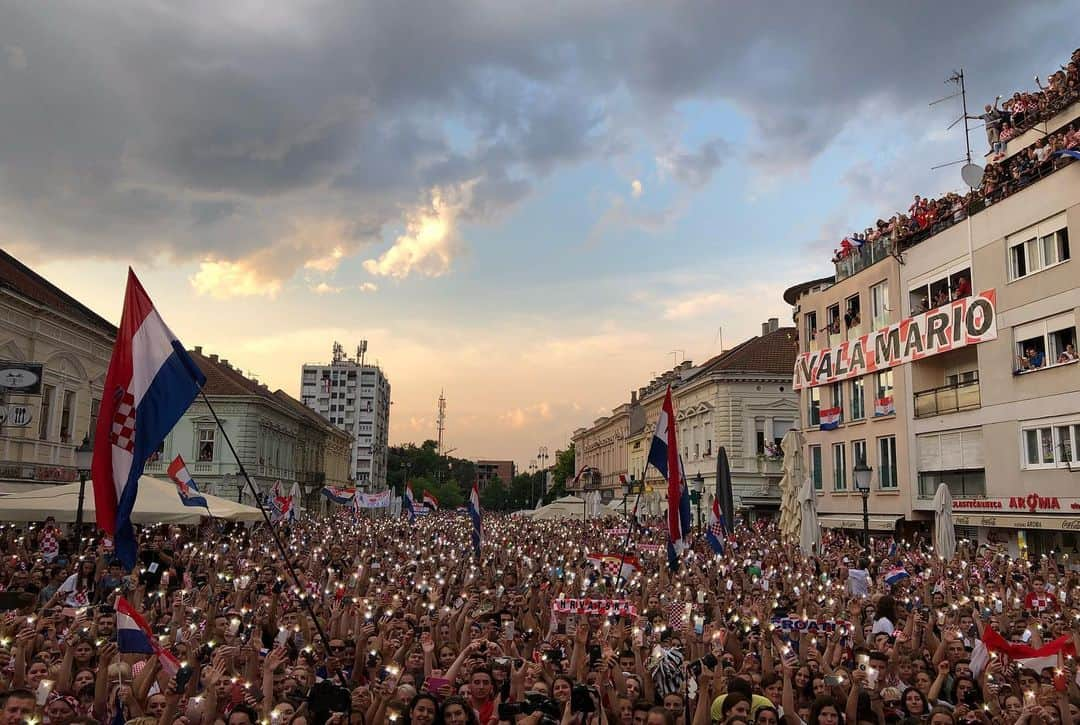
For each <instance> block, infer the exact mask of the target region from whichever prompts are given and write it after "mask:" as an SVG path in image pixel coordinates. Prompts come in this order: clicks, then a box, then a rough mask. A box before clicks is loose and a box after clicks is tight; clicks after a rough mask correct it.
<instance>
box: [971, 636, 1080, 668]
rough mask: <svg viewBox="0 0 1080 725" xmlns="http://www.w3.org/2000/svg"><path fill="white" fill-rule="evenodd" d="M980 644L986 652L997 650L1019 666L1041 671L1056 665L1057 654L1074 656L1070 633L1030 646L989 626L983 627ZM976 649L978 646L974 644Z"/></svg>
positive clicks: (973, 664)
mask: <svg viewBox="0 0 1080 725" xmlns="http://www.w3.org/2000/svg"><path fill="white" fill-rule="evenodd" d="M981 644H982V646H983V647H985V648H986V650H987V651H988V652H997V653H998V654H1003V655H1006V656H1007V657H1008V658H1009V659H1010V660H1012V661H1014V662H1016V664H1018V665H1019V666H1020V667H1026V668H1028V669H1032V670H1035V671H1036V672H1042V670H1043V669H1044V668H1046V667H1057V666H1058V655H1059V654H1061V655H1072V656H1073V657H1076V647H1075V646H1074V645H1073V641H1072V636H1071V635H1067V634H1066V635H1062V636H1061V637H1058V638H1057V639H1055V640H1053V641H1052V642H1047V643H1046V644H1044V645H1043V646H1042V647H1032V646H1031V645H1029V644H1014V643H1012V642H1009V641H1007V640H1006V639H1005V638H1004V637H1002V636H1001V635H1000V634H998V633H997V632H996V631H994V629H993V628H991V627H985V628H983V635H982V642H981ZM976 649H978V646H976ZM971 659H972V663H971V664H972V666H973V667H974V666H975V664H976V663H975V659H976V652H975V651H973V652H972V658H971Z"/></svg>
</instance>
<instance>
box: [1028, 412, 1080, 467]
mask: <svg viewBox="0 0 1080 725" xmlns="http://www.w3.org/2000/svg"><path fill="white" fill-rule="evenodd" d="M1021 435H1022V438H1023V446H1024V460H1023V468H1057V467H1060V466H1067V465H1069V464H1070V463H1072V464H1075V463H1076V462H1077V450H1078V448H1077V447H1078V446H1080V422H1074V421H1064V422H1061V423H1046V424H1040V425H1039V426H1038V427H1030V428H1024V429H1023V431H1022V433H1021Z"/></svg>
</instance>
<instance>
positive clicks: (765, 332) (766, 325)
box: [761, 322, 769, 337]
mask: <svg viewBox="0 0 1080 725" xmlns="http://www.w3.org/2000/svg"><path fill="white" fill-rule="evenodd" d="M768 334H769V323H768V322H762V323H761V336H762V337H765V336H766V335H768Z"/></svg>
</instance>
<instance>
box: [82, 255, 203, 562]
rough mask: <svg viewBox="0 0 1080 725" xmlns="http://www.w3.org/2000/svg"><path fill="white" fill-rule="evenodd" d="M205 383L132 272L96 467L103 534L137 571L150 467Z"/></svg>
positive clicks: (103, 403) (108, 380) (98, 431)
mask: <svg viewBox="0 0 1080 725" xmlns="http://www.w3.org/2000/svg"><path fill="white" fill-rule="evenodd" d="M205 383H206V376H205V375H203V373H202V371H201V370H199V368H198V366H197V365H195V362H194V361H193V360H192V359H191V357H190V356H189V355H188V354H187V351H186V350H184V347H183V345H181V344H180V341H179V340H177V339H176V335H174V334H173V333H172V331H171V330H170V329H169V327H168V326H167V325H166V324H165V321H164V320H162V319H161V316H160V315H159V314H158V312H157V310H156V309H155V308H154V303H153V302H151V301H150V297H149V296H148V295H147V294H146V290H144V289H143V287H142V285H141V284H139V280H138V278H137V277H136V276H135V272H133V271H132V270H131V269H130V268H129V269H128V278H127V289H126V290H125V292H124V311H123V313H122V314H121V317H120V329H119V330H118V331H117V334H116V344H115V346H114V347H113V352H112V358H111V359H110V360H109V370H108V372H107V373H106V374H105V388H104V394H103V395H102V400H101V409H100V412H99V413H98V419H97V428H96V429H95V436H94V459H93V463H92V465H91V475H92V476H93V480H94V506H95V508H96V510H97V525H98V528H100V529H104V530H105V532H106V533H107V534H111V535H112V536H113V537H114V539H115V541H116V553H117V555H118V556H119V557H120V561H122V562H123V564H124V566H125V567H126V568H127V569H129V570H130V569H131V568H132V567H133V566H134V565H135V555H136V549H137V543H136V541H135V530H134V528H133V527H132V525H131V510H132V509H133V508H134V507H135V499H136V498H137V497H138V495H139V476H141V475H142V472H143V466H144V465H145V464H146V459H147V458H149V457H150V455H151V454H152V453H153V452H154V451H156V450H157V448H158V445H160V444H161V442H162V441H163V440H165V436H166V435H167V434H168V433H169V431H170V430H172V427H173V426H174V425H176V422H177V421H178V420H180V417H181V416H182V415H183V414H184V411H186V410H187V409H188V406H189V405H191V401H192V400H194V399H195V396H196V395H198V393H199V389H200V388H201V387H202V386H203V384H205Z"/></svg>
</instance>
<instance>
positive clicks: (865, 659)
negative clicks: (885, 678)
mask: <svg viewBox="0 0 1080 725" xmlns="http://www.w3.org/2000/svg"><path fill="white" fill-rule="evenodd" d="M855 664H856V665H857V666H858V668H859V669H860V670H862V671H863V672H866V671H867V670H868V669H870V655H859V656H857V657H856V658H855Z"/></svg>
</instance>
